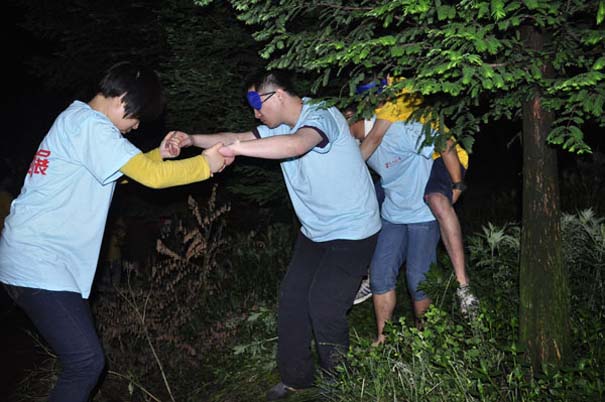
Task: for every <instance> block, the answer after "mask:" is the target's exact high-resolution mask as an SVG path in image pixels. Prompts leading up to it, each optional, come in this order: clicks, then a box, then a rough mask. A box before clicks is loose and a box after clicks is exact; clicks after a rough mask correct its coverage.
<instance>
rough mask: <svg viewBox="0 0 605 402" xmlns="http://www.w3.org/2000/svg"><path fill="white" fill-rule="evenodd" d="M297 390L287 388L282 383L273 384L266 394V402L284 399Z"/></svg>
mask: <svg viewBox="0 0 605 402" xmlns="http://www.w3.org/2000/svg"><path fill="white" fill-rule="evenodd" d="M296 391H298V390H296V389H294V388H292V387H288V386H287V385H286V384H284V383H283V382H280V383H277V384H275V385H274V386H273V387H272V388H271V389H270V390H269V392H267V400H268V401H277V400H279V399H284V398H286V397H287V396H288V395H290V394H292V393H294V392H296Z"/></svg>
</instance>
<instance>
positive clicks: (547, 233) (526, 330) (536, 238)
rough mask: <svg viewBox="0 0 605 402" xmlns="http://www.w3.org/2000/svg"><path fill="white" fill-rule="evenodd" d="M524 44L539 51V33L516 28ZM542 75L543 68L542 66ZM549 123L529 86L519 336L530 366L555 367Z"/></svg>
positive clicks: (561, 319)
mask: <svg viewBox="0 0 605 402" xmlns="http://www.w3.org/2000/svg"><path fill="white" fill-rule="evenodd" d="M521 34H522V36H523V38H524V40H525V43H526V46H527V47H528V48H530V49H534V50H542V47H543V43H544V37H543V34H542V33H541V32H539V31H538V30H536V29H535V28H534V27H524V28H522V31H521ZM543 72H544V74H548V71H547V68H545V69H544V70H543ZM552 122H553V115H552V113H550V112H548V111H546V110H544V109H543V106H542V98H541V92H540V90H539V89H534V90H533V92H532V94H531V96H530V97H529V98H528V99H527V101H525V102H524V104H523V222H522V235H521V266H520V278H519V282H520V286H519V287H520V300H521V303H520V311H519V318H520V337H521V342H522V343H523V344H524V345H525V346H526V351H527V355H528V357H529V359H530V361H531V364H532V367H533V368H534V369H535V370H539V369H540V367H541V366H542V364H553V365H555V366H561V365H562V364H563V363H564V362H565V360H566V356H567V350H568V346H569V328H568V319H569V309H570V304H569V289H568V284H567V274H566V272H565V270H564V267H563V258H562V251H561V220H560V205H559V185H558V171H557V154H556V151H555V150H554V149H553V148H552V147H550V146H548V145H547V143H546V137H547V135H548V132H549V130H550V127H551V125H552Z"/></svg>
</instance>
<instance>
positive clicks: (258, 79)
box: [246, 70, 298, 96]
mask: <svg viewBox="0 0 605 402" xmlns="http://www.w3.org/2000/svg"><path fill="white" fill-rule="evenodd" d="M270 86H273V87H277V88H281V89H283V90H284V91H286V92H287V93H288V94H290V95H293V96H298V94H297V93H296V91H295V90H294V85H293V84H292V77H291V76H290V74H288V73H287V72H285V71H280V70H274V71H264V70H262V71H259V72H257V73H254V74H252V75H251V76H249V77H248V79H246V90H248V89H249V88H251V87H254V88H255V89H256V91H257V92H260V91H262V90H264V89H265V88H267V87H270Z"/></svg>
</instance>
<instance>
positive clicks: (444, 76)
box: [198, 0, 605, 153]
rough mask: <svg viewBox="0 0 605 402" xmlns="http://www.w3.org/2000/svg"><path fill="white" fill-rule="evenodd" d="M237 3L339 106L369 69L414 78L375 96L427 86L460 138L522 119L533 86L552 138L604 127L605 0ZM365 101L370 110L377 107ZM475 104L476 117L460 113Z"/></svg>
mask: <svg viewBox="0 0 605 402" xmlns="http://www.w3.org/2000/svg"><path fill="white" fill-rule="evenodd" d="M230 2H231V4H233V7H234V9H235V10H236V11H237V13H238V16H239V18H240V19H241V20H242V21H244V22H245V23H246V24H249V25H252V26H254V27H255V29H256V33H255V35H254V37H255V39H256V40H257V41H259V42H261V43H262V44H263V49H262V50H261V56H262V57H263V58H265V59H267V60H269V64H268V66H269V67H270V68H289V69H292V70H297V71H305V72H311V73H313V74H314V76H315V83H314V86H313V88H314V90H319V89H320V88H322V87H326V86H331V87H332V88H335V89H336V90H335V91H334V92H335V93H334V94H333V95H332V96H334V97H335V102H337V103H338V104H339V105H341V106H344V105H348V104H351V103H352V101H356V100H359V99H358V97H357V99H356V97H355V96H354V88H355V86H356V85H357V84H358V83H360V82H362V81H363V80H364V79H366V78H367V76H368V74H377V75H383V76H384V75H386V74H391V75H393V76H395V77H407V80H405V81H398V82H395V83H394V84H393V86H392V88H390V89H389V90H387V91H384V93H383V94H381V95H379V98H380V99H386V98H388V97H390V96H393V95H394V94H397V93H399V92H400V91H401V90H402V89H404V87H405V88H408V89H411V90H412V91H415V92H418V93H420V94H422V95H423V96H425V98H426V100H427V103H428V104H429V105H431V106H432V107H433V108H435V109H436V110H437V111H438V112H437V114H436V115H435V120H434V121H438V120H437V119H436V116H439V117H440V118H445V119H446V121H448V122H449V123H450V125H451V127H452V129H453V132H455V133H456V135H457V136H458V138H460V140H461V141H462V142H465V141H466V140H465V138H467V137H472V135H474V133H475V132H476V131H477V129H478V127H479V123H480V122H487V121H492V120H494V119H499V118H509V119H510V118H518V117H519V116H520V114H519V111H520V105H521V102H522V101H524V100H525V99H527V98H528V96H529V95H530V94H531V93H532V91H534V90H535V89H536V88H538V89H540V90H541V92H542V93H543V94H544V95H545V97H544V100H543V102H544V105H545V106H546V107H547V108H548V109H549V110H551V111H553V112H555V114H556V115H557V117H558V119H557V121H556V123H555V126H554V127H553V131H552V132H551V134H550V136H549V142H551V143H553V144H559V145H561V146H562V147H563V148H564V149H567V150H569V151H571V152H575V153H585V152H590V147H589V146H588V144H586V143H585V141H584V137H583V134H582V131H581V130H582V127H583V124H584V123H585V122H586V121H589V120H591V121H596V122H597V123H598V124H599V125H601V126H603V125H605V120H604V117H603V116H604V115H603V113H602V105H603V101H604V99H605V96H604V95H605V92H604V91H605V80H604V77H603V74H602V73H601V70H602V68H603V61H602V57H603V56H602V55H603V53H604V50H605V49H604V46H603V44H604V43H605V42H604V41H603V40H602V38H603V35H604V34H605V30H604V28H603V26H602V25H601V22H602V20H603V11H602V9H603V3H602V2H599V3H597V2H584V1H581V0H575V1H562V0H561V1H549V2H546V1H538V0H536V1H506V2H504V1H494V0H490V1H486V0H484V1H461V2H457V3H456V4H452V3H449V2H442V1H439V0H435V1H428V0H427V1H420V2H419V1H407V0H405V1H401V0H382V1H369V0H356V1H347V2H346V3H345V2H342V1H339V0H331V1H299V0H284V1H280V2H274V1H258V0H231V1H230ZM198 3H203V4H207V3H208V1H203V2H198ZM595 17H596V21H597V24H596V25H595V23H594V21H595ZM524 25H533V26H536V27H538V29H541V30H543V31H545V32H547V33H548V35H547V36H548V42H547V43H545V47H544V49H543V50H542V51H539V52H538V51H532V50H530V49H529V48H527V46H526V44H525V43H524V42H523V40H522V36H521V34H520V30H521V27H522V26H524ZM547 70H548V73H547ZM335 83H337V85H335ZM343 98H344V99H343ZM361 100H362V102H361V106H362V107H363V108H364V110H370V109H372V108H373V107H374V106H375V101H374V100H372V99H367V97H366V98H365V99H361ZM479 105H480V106H481V109H480V113H474V114H475V115H476V117H472V118H469V117H466V118H461V116H463V115H464V114H465V113H468V111H469V110H474V111H475V112H477V111H478V110H479V109H478V106H479ZM467 145H469V144H467Z"/></svg>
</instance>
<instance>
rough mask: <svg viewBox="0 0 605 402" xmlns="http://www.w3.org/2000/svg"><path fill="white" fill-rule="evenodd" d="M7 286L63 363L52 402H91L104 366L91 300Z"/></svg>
mask: <svg viewBox="0 0 605 402" xmlns="http://www.w3.org/2000/svg"><path fill="white" fill-rule="evenodd" d="M4 286H5V288H6V292H7V293H8V295H9V296H10V297H11V298H12V299H13V300H14V301H15V303H17V305H18V306H19V307H21V308H22V309H23V310H24V311H25V313H26V314H27V315H28V316H29V318H30V319H31V320H32V322H33V324H34V325H35V326H36V329H37V330H38V332H39V333H40V335H42V337H43V338H44V339H45V340H46V342H48V344H49V345H50V347H51V348H52V350H53V351H54V352H55V353H56V354H57V356H58V359H59V362H60V363H61V367H62V371H61V374H60V376H59V378H58V380H57V383H56V384H55V387H54V388H53V390H52V391H51V393H50V396H49V402H86V401H88V400H89V398H90V394H91V392H92V390H93V389H94V388H95V386H96V384H97V381H98V380H99V377H100V376H101V374H102V373H103V370H104V367H105V357H104V354H103V349H102V347H101V343H100V342H99V337H98V336H97V333H96V331H95V327H94V324H93V319H92V314H91V311H90V306H89V304H88V300H86V299H83V298H82V296H81V295H80V294H79V293H75V292H59V291H49V290H43V289H32V288H23V287H19V286H11V285H4Z"/></svg>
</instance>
